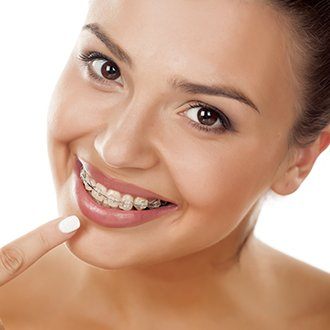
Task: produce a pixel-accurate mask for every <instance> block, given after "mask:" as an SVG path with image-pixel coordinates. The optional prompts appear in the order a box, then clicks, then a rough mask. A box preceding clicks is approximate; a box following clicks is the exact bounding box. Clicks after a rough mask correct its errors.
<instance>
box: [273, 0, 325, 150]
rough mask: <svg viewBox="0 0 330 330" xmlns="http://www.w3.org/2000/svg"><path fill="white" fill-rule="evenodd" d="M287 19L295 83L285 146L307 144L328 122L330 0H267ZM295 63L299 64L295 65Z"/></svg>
mask: <svg viewBox="0 0 330 330" xmlns="http://www.w3.org/2000/svg"><path fill="white" fill-rule="evenodd" d="M267 2H268V3H269V4H270V5H271V6H272V7H274V8H275V9H277V10H279V11H280V12H281V14H284V16H285V17H286V18H287V21H288V23H289V24H288V25H289V26H290V32H291V33H292V37H293V38H292V40H291V41H292V46H293V47H292V49H293V54H292V55H291V56H292V61H291V62H292V65H293V66H294V68H293V69H294V73H295V76H296V82H297V83H298V85H299V88H298V90H299V101H298V102H297V105H296V109H295V110H296V114H297V118H296V121H295V124H294V126H293V127H292V129H291V131H290V134H289V141H288V142H289V146H292V145H295V146H301V147H304V146H307V145H309V144H310V143H312V142H314V141H315V139H316V138H317V137H318V135H319V133H320V132H321V131H322V129H324V128H325V127H326V126H327V125H328V124H329V123H330V85H329V78H330V26H329V22H330V1H329V0H267ZM298 63H299V64H298Z"/></svg>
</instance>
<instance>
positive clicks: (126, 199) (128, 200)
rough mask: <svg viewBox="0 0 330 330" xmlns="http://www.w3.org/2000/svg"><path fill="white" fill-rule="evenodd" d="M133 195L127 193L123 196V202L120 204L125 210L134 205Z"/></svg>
mask: <svg viewBox="0 0 330 330" xmlns="http://www.w3.org/2000/svg"><path fill="white" fill-rule="evenodd" d="M133 200H134V198H133V196H132V195H129V194H126V195H124V196H123V197H122V198H121V202H120V204H119V208H120V209H122V210H124V211H129V210H131V209H132V207H133Z"/></svg>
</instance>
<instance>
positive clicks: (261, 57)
mask: <svg viewBox="0 0 330 330" xmlns="http://www.w3.org/2000/svg"><path fill="white" fill-rule="evenodd" d="M85 24H86V26H85V28H84V29H82V31H81V34H80V35H79V38H78V40H77V43H76V45H75V47H74V49H73V52H72V56H71V57H70V58H69V61H68V63H67V65H66V67H65V69H64V71H63V73H62V75H61V77H60V79H59V81H58V84H57V86H56V89H55V91H54V94H53V96H52V102H51V105H50V111H49V118H48V142H49V155H50V161H51V166H52V170H53V176H54V180H55V184H56V190H57V196H58V206H59V209H60V212H61V213H62V214H72V213H75V214H77V215H78V216H79V217H80V219H81V220H82V222H83V224H82V230H81V231H80V232H79V233H78V234H77V235H75V236H74V237H73V238H72V239H71V240H70V241H69V242H68V246H69V248H70V250H71V251H72V252H73V253H74V254H75V255H76V256H78V257H79V258H81V259H82V260H85V261H86V262H88V263H90V264H93V265H96V266H99V267H102V268H109V269H110V268H116V267H123V266H132V265H136V264H150V263H158V262H162V261H165V260H170V259H175V258H177V257H181V256H187V255H189V254H192V253H194V252H197V251H201V250H203V249H205V251H212V249H215V247H216V246H217V245H219V244H221V243H222V242H224V241H229V240H230V239H232V240H234V239H237V238H234V236H233V230H234V229H235V228H238V226H239V225H240V224H242V223H243V220H244V219H245V220H246V219H247V218H248V216H249V215H250V214H251V211H252V210H253V207H254V206H255V205H256V203H257V202H258V200H260V198H261V197H262V196H264V194H265V193H266V192H267V191H268V190H269V189H270V188H271V186H272V184H273V183H274V182H275V180H276V178H277V177H278V176H279V175H280V171H281V169H282V165H283V164H284V163H285V159H286V158H287V155H288V149H287V138H288V132H289V129H290V128H291V126H292V124H293V122H294V119H295V115H294V111H293V105H294V102H295V93H294V86H293V84H292V81H294V80H293V79H291V78H292V77H291V69H290V64H289V61H288V56H287V52H288V49H287V47H286V42H287V39H286V35H287V31H285V30H282V29H281V24H280V21H279V19H278V17H277V15H276V12H275V11H274V10H272V9H270V8H269V7H267V6H265V5H264V4H260V2H257V1H228V0H221V1H219V0H216V1H212V0H209V1H205V0H203V1H186V0H180V1H178V0H166V1H149V0H137V1H134V2H133V1H124V0H122V1H120V0H118V1H109V0H104V1H103V0H98V1H94V2H92V4H91V7H90V10H89V12H88V15H87V18H86V22H85ZM105 36H107V39H106V37H105ZM109 40H112V41H113V42H115V44H116V45H117V46H119V47H120V48H121V51H120V52H119V51H118V48H115V49H114V47H113V44H111V45H110V44H109ZM107 46H108V47H107ZM123 51H124V52H125V53H123ZM91 52H94V53H95V52H98V53H101V54H97V55H96V56H94V58H89V60H88V59H86V57H87V56H89V55H90V53H91ZM82 59H85V60H82ZM87 61H89V63H88V62H87ZM90 74H91V75H90ZM182 82H185V83H187V82H189V83H191V84H194V85H184V84H183V83H182ZM196 85H199V86H196ZM200 85H205V86H209V87H212V88H207V87H201V86H200ZM180 86H181V88H180ZM183 86H185V87H183ZM205 107H206V108H205ZM203 128H204V129H203ZM206 130H208V131H206ZM75 155H77V156H78V157H80V158H81V159H83V160H85V161H86V162H88V163H90V164H93V165H94V166H95V167H96V168H97V169H98V170H99V171H101V172H102V173H103V174H106V175H109V176H111V177H115V178H117V179H120V180H122V181H125V182H128V183H133V184H135V185H137V186H139V187H142V188H145V189H148V190H150V191H152V192H155V193H157V194H159V195H161V196H164V197H166V198H168V199H170V200H173V201H175V202H176V203H177V204H178V205H179V206H180V208H179V210H177V211H176V212H175V213H172V214H168V215H165V216H163V217H161V218H159V219H155V220H153V221H150V222H147V223H144V224H142V225H138V226H133V227H129V228H105V227H101V226H98V225H96V224H94V223H93V222H91V221H89V219H88V217H86V215H84V214H83V213H82V212H81V210H80V209H79V207H78V204H77V202H76V200H75V198H74V196H73V195H74V194H73V184H74V179H73V168H74V162H75ZM243 229H244V228H243ZM243 229H242V230H243ZM235 237H236V236H235ZM205 253H207V252H205Z"/></svg>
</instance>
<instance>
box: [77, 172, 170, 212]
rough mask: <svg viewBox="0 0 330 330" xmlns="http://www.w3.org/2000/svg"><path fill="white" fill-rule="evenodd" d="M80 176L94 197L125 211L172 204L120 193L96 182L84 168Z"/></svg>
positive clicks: (105, 204)
mask: <svg viewBox="0 0 330 330" xmlns="http://www.w3.org/2000/svg"><path fill="white" fill-rule="evenodd" d="M80 178H81V180H82V182H83V184H84V187H85V189H86V191H88V192H89V194H90V195H91V196H92V197H93V199H94V200H95V201H96V202H97V203H99V204H101V205H103V206H105V207H109V208H113V209H117V208H120V209H121V210H124V211H130V210H132V209H133V208H134V209H135V210H143V209H149V210H150V209H154V208H159V207H162V206H166V205H169V204H171V203H170V202H167V201H163V200H160V199H152V200H148V199H146V198H143V197H139V196H136V197H134V196H132V195H130V194H125V193H120V192H119V191H116V190H113V189H107V188H106V187H105V186H104V185H102V184H101V183H99V182H96V180H95V179H93V178H92V177H91V176H90V175H89V174H88V173H87V171H86V170H85V169H84V168H82V169H81V171H80Z"/></svg>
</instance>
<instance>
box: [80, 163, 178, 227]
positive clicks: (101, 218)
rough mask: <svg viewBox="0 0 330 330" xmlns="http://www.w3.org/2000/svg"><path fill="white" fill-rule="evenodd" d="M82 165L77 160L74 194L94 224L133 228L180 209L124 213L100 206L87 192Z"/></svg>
mask: <svg viewBox="0 0 330 330" xmlns="http://www.w3.org/2000/svg"><path fill="white" fill-rule="evenodd" d="M81 168H82V166H81V163H80V162H79V161H78V160H77V161H76V165H75V169H74V194H75V199H76V201H77V203H78V206H79V208H80V210H81V212H82V213H83V214H84V215H85V216H86V217H87V218H88V219H90V220H92V221H93V222H95V223H97V224H99V225H101V226H104V227H111V228H121V227H133V226H138V225H141V224H143V223H145V222H148V221H151V220H155V219H158V218H159V217H161V216H163V215H165V214H169V213H173V212H174V211H176V210H177V209H178V206H177V205H173V204H172V205H169V206H162V207H160V208H157V209H151V210H145V211H122V210H120V209H111V208H109V207H105V206H102V205H101V204H98V203H97V202H96V201H95V200H94V199H93V197H92V196H91V195H90V194H89V193H88V192H87V191H86V189H85V187H84V184H83V182H82V180H81V178H80V171H81Z"/></svg>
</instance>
